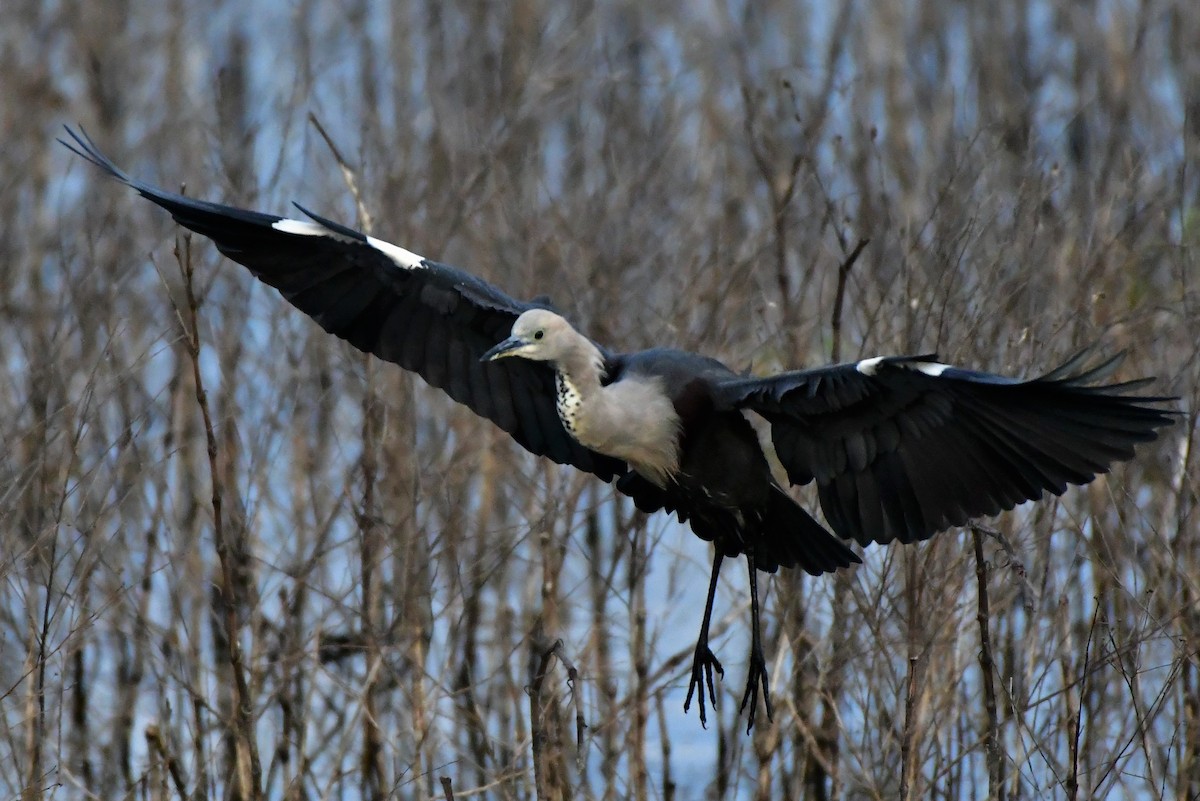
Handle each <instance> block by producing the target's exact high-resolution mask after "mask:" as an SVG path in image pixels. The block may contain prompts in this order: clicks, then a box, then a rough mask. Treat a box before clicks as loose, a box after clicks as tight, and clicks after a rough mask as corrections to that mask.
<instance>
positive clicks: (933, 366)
mask: <svg viewBox="0 0 1200 801" xmlns="http://www.w3.org/2000/svg"><path fill="white" fill-rule="evenodd" d="M912 366H913V367H915V368H916V369H917V370H920V371H921V372H922V373H924V374H925V375H927V376H929V377H930V378H938V377H939V376H941V374H942V373H944V372H946V371H947V370H949V369H950V365H948V364H940V363H938V362H913V363H912Z"/></svg>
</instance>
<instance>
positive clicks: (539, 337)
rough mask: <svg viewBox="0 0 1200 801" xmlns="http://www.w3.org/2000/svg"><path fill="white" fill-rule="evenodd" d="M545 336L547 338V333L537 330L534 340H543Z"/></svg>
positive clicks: (534, 333)
mask: <svg viewBox="0 0 1200 801" xmlns="http://www.w3.org/2000/svg"><path fill="white" fill-rule="evenodd" d="M544 336H546V332H545V331H542V330H541V329H539V330H537V331H534V332H533V338H534V339H541V338H542V337H544Z"/></svg>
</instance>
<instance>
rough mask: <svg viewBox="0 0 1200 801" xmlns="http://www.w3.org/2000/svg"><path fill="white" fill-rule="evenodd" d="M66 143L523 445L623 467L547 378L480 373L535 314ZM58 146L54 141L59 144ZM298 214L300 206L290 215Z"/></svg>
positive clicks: (346, 232)
mask: <svg viewBox="0 0 1200 801" xmlns="http://www.w3.org/2000/svg"><path fill="white" fill-rule="evenodd" d="M67 133H68V134H70V136H71V138H72V139H74V142H75V144H74V145H72V144H71V143H69V142H65V141H63V144H64V145H66V146H67V147H69V148H70V149H71V150H73V151H75V152H76V153H77V154H78V155H80V156H82V157H83V158H85V159H87V160H88V161H90V162H91V163H93V164H95V165H96V166H97V167H100V168H101V169H103V170H104V171H106V172H108V173H109V174H110V175H112V176H113V177H115V178H117V179H118V180H120V181H122V182H123V183H125V184H127V185H128V186H130V187H132V188H133V189H135V190H137V192H138V193H140V194H141V195H142V197H144V198H146V199H148V200H150V201H152V202H154V203H156V204H158V205H159V206H161V207H162V208H164V209H166V210H167V211H168V212H170V213H171V216H172V217H174V218H175V220H176V221H177V222H178V223H179V224H180V225H182V226H184V227H185V228H189V229H191V230H192V231H195V232H196V233H198V234H201V235H203V236H206V237H208V238H210V239H212V240H213V242H215V243H216V246H217V248H218V249H219V250H220V251H221V252H222V253H224V254H225V255H226V256H228V257H229V258H230V259H233V260H234V261H236V262H238V263H239V264H242V265H244V266H246V267H248V268H249V269H250V271H251V272H252V273H254V275H255V276H256V277H257V278H258V279H259V280H261V281H263V282H264V283H266V284H269V285H271V286H273V287H275V288H276V289H278V290H279V292H280V294H282V295H283V296H284V298H286V299H287V300H288V301H289V302H290V303H292V304H293V305H294V306H296V308H298V309H300V310H301V311H303V312H304V313H305V314H308V315H309V316H310V317H312V318H313V319H314V320H316V322H317V323H318V324H319V325H320V326H321V327H322V328H324V329H325V330H326V331H328V332H329V333H331V334H334V335H336V336H338V337H341V338H342V339H344V340H346V341H347V342H349V343H350V344H351V345H353V346H354V347H356V348H358V349H360V350H363V351H366V352H368V353H373V354H375V355H376V356H378V357H380V358H381V359H386V360H387V361H390V362H395V363H396V364H399V365H400V366H401V367H403V368H405V369H406V370H412V371H413V372H415V373H417V374H419V375H420V376H421V377H422V378H424V379H425V380H426V381H428V382H429V383H430V384H432V385H433V386H435V387H439V388H441V389H443V390H445V391H446V393H447V394H448V395H450V397H452V398H454V400H456V401H458V402H459V403H463V404H465V405H467V406H469V407H470V408H471V409H473V410H474V411H475V412H476V413H478V414H480V415H482V416H484V417H486V418H488V419H489V420H492V421H493V422H494V423H496V424H497V425H498V426H500V427H501V428H502V429H504V430H505V431H507V432H508V433H509V434H511V435H512V437H513V438H514V439H515V440H516V441H517V442H519V443H520V444H521V445H522V446H524V447H525V448H527V449H528V450H530V451H532V452H533V453H535V454H538V455H540V456H548V457H550V458H551V459H553V460H554V461H556V462H559V463H560V464H570V465H574V466H575V467H578V468H580V469H582V470H586V471H588V472H590V473H594V474H596V475H598V476H599V477H601V478H603V479H605V480H606V481H607V480H611V479H612V478H613V477H614V476H615V475H618V474H620V473H622V472H623V471H624V469H625V467H624V463H623V462H621V461H619V460H616V459H612V458H610V457H607V456H603V455H601V454H598V453H596V452H594V451H591V450H589V449H587V448H584V447H583V446H582V445H580V444H579V443H577V442H576V441H575V440H574V439H572V438H571V437H570V436H569V435H568V434H567V432H566V430H565V429H564V428H563V426H562V423H561V422H560V421H559V419H558V412H557V411H556V410H555V407H554V398H555V392H554V373H553V371H552V370H551V369H550V368H549V367H547V366H546V365H545V364H540V363H535V362H530V361H527V360H524V359H505V360H503V361H498V362H486V363H481V362H480V361H479V357H480V356H482V355H483V353H484V352H486V351H487V350H488V348H490V347H491V346H492V345H494V344H495V343H497V342H499V341H501V340H503V339H504V338H505V337H507V336H508V335H509V332H510V329H511V328H512V324H513V321H514V320H515V319H516V318H517V316H518V315H520V313H521V312H523V311H525V310H526V309H529V308H531V307H532V306H533V304H527V303H521V302H519V301H516V300H514V299H512V298H510V297H508V296H507V295H505V294H504V293H503V292H501V291H500V290H499V289H497V288H496V287H494V286H492V285H491V284H489V283H487V282H486V281H483V280H481V279H479V278H476V277H475V276H473V275H470V274H469V273H465V272H462V271H461V270H457V269H455V268H453V267H449V266H447V265H444V264H439V263H437V262H433V261H429V260H427V259H422V258H421V257H420V256H417V255H415V254H412V253H409V252H408V251H405V250H403V249H401V248H397V247H395V246H393V245H389V244H388V243H385V242H381V241H379V240H377V239H374V238H371V237H367V236H364V235H363V234H361V233H359V232H358V231H355V230H353V229H351V228H347V227H345V226H342V225H339V224H337V223H334V222H331V221H329V220H325V219H322V218H320V217H318V216H316V215H314V214H312V213H310V212H308V211H306V210H305V209H303V208H301V209H300V210H301V211H303V212H304V213H305V214H307V215H308V216H309V217H311V218H312V219H313V220H314V222H308V221H298V220H287V219H285V218H283V217H277V216H275V215H273V214H262V213H259V212H253V211H245V210H243V209H237V208H233V207H231V206H224V205H220V204H217V203H208V202H205V201H202V200H194V199H192V198H189V197H185V196H183V195H177V194H175V193H172V192H165V191H163V190H161V189H158V188H156V187H154V186H150V185H149V184H145V183H142V182H141V181H138V180H136V179H134V178H131V177H130V176H128V175H126V174H125V173H124V172H123V171H122V170H120V169H119V168H118V167H117V166H116V165H114V164H113V163H112V162H111V161H109V160H108V158H106V157H105V156H104V155H103V154H102V153H101V152H100V151H99V150H98V149H97V148H96V146H95V144H94V143H93V142H92V141H91V139H90V138H88V137H87V135H86V134H84V135H82V136H81V135H78V134H76V133H75V132H74V131H72V130H71V129H69V128H68V129H67ZM60 141H62V140H60ZM298 208H299V207H298Z"/></svg>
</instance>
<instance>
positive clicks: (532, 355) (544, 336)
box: [480, 309, 591, 363]
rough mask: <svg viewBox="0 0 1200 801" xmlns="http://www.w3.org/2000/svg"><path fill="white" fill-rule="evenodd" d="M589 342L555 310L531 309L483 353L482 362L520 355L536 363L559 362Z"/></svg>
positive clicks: (588, 344)
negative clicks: (505, 336)
mask: <svg viewBox="0 0 1200 801" xmlns="http://www.w3.org/2000/svg"><path fill="white" fill-rule="evenodd" d="M590 345H591V343H590V342H588V340H587V339H586V338H584V337H583V336H581V335H580V334H579V333H578V332H577V331H576V330H575V329H574V328H572V327H571V324H570V323H568V322H567V321H566V320H564V319H563V318H562V317H559V316H558V315H557V314H555V313H554V312H552V311H547V310H546V309H530V310H529V311H527V312H525V313H523V314H522V315H521V316H520V317H518V318H517V320H516V322H515V323H513V327H512V336H510V337H509V338H508V339H506V340H504V341H503V342H501V343H500V344H499V345H497V346H496V347H494V348H492V349H491V350H489V351H488V352H487V353H485V354H483V356H482V357H481V358H480V361H485V362H490V361H492V360H494V359H503V358H505V357H506V356H519V357H521V358H522V359H529V360H531V361H535V362H555V363H557V362H560V361H567V360H569V358H570V357H571V356H572V355H575V354H576V353H577V352H578V351H579V350H580V349H581V347H585V346H590Z"/></svg>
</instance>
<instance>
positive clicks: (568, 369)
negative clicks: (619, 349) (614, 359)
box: [555, 332, 604, 402]
mask: <svg viewBox="0 0 1200 801" xmlns="http://www.w3.org/2000/svg"><path fill="white" fill-rule="evenodd" d="M572 334H573V335H574V336H575V337H577V339H576V340H575V342H573V343H572V346H571V347H570V348H567V356H566V357H565V358H562V359H559V360H558V361H557V362H556V363H555V368H556V369H557V370H558V372H559V373H560V374H562V376H563V377H564V378H565V379H566V380H567V381H568V382H570V383H571V384H572V385H573V386H574V387H575V391H576V392H578V393H579V395H580V399H581V400H583V401H585V402H586V401H587V400H588V399H589V398H591V397H593V396H594V395H596V394H597V393H598V392H599V391H600V380H601V378H603V376H604V356H603V354H601V353H600V349H599V348H597V347H596V346H595V345H593V344H592V341H591V340H590V339H588V338H587V337H585V336H583V335H582V334H578V333H575V332H572Z"/></svg>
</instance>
